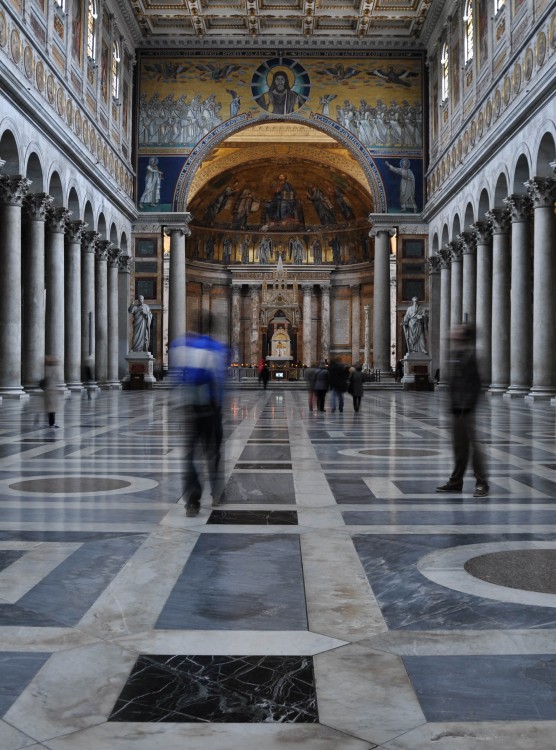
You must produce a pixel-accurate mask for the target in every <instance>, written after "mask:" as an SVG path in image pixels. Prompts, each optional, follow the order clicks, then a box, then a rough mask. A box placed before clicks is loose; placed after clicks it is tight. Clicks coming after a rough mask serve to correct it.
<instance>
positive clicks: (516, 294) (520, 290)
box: [504, 193, 533, 398]
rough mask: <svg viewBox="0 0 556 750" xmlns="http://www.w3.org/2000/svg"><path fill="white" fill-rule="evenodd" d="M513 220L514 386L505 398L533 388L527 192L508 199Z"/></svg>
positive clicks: (512, 379) (511, 361)
mask: <svg viewBox="0 0 556 750" xmlns="http://www.w3.org/2000/svg"><path fill="white" fill-rule="evenodd" d="M504 203H505V204H506V205H507V206H508V208H509V209H510V215H511V220H512V243H511V246H512V271H511V273H512V282H511V293H510V310H511V313H510V387H509V388H508V390H507V391H506V393H505V394H504V398H512V397H516V396H517V397H520V398H521V397H523V396H525V395H526V394H527V393H528V392H529V389H530V388H531V375H532V360H533V348H532V344H533V336H532V334H533V331H532V314H531V299H532V298H531V293H532V284H531V248H530V222H531V211H532V203H531V199H530V198H529V196H527V195H522V194H517V193H516V194H514V195H510V196H509V197H508V198H506V199H505V201H504Z"/></svg>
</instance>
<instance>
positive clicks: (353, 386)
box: [348, 365, 363, 411]
mask: <svg viewBox="0 0 556 750" xmlns="http://www.w3.org/2000/svg"><path fill="white" fill-rule="evenodd" d="M348 388H349V392H350V393H351V398H352V400H353V410H354V411H359V409H360V407H361V399H362V398H363V366H362V365H356V366H355V367H352V368H351V370H350V374H349V386H348Z"/></svg>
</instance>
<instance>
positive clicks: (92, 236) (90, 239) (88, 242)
mask: <svg viewBox="0 0 556 750" xmlns="http://www.w3.org/2000/svg"><path fill="white" fill-rule="evenodd" d="M99 239H100V234H99V233H98V232H95V231H92V230H91V231H89V232H83V234H82V235H81V250H82V251H83V252H84V253H94V251H95V246H96V243H97V242H98V240H99Z"/></svg>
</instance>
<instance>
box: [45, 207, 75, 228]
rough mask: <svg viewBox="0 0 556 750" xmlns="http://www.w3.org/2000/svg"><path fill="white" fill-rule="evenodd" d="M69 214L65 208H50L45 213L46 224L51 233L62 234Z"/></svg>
mask: <svg viewBox="0 0 556 750" xmlns="http://www.w3.org/2000/svg"><path fill="white" fill-rule="evenodd" d="M70 216H71V211H68V209H67V208H50V209H49V210H48V211H47V213H46V226H47V229H48V231H49V232H51V233H52V234H64V233H65V231H66V225H67V223H68V221H69V217H70Z"/></svg>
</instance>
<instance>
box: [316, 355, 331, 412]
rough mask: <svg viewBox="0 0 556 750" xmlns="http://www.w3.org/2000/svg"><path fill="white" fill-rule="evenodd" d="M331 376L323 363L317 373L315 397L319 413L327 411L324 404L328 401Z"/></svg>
mask: <svg viewBox="0 0 556 750" xmlns="http://www.w3.org/2000/svg"><path fill="white" fill-rule="evenodd" d="M329 381H330V376H329V373H328V370H327V368H326V367H325V366H324V363H322V362H321V364H320V365H319V367H318V368H317V371H316V373H315V395H316V397H317V409H318V410H319V411H326V409H325V408H324V403H325V400H326V392H327V390H328V386H329Z"/></svg>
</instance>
